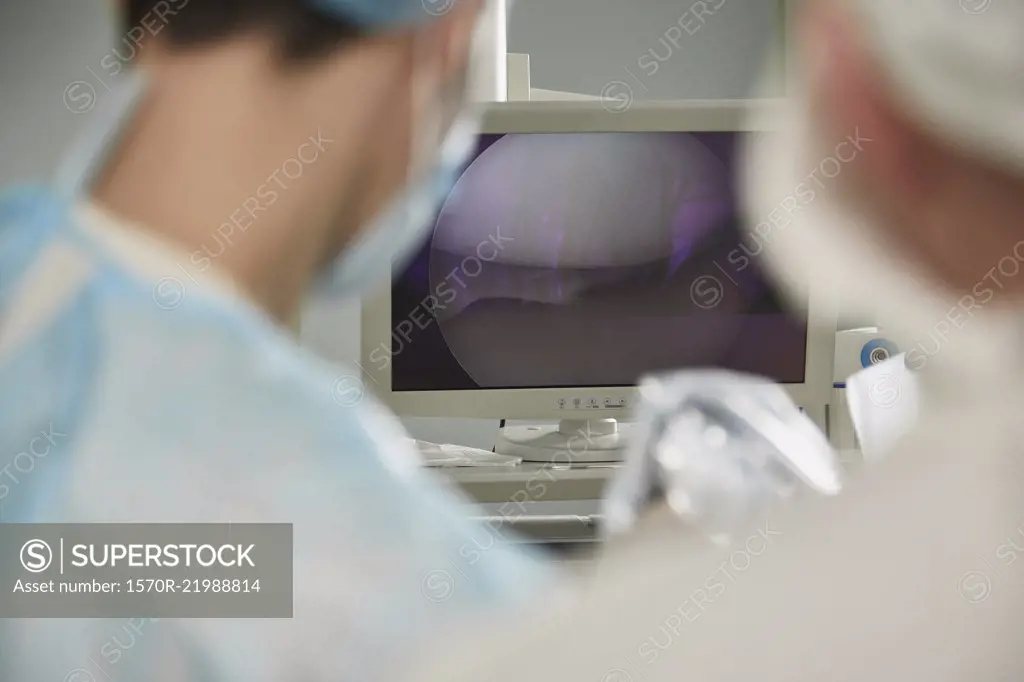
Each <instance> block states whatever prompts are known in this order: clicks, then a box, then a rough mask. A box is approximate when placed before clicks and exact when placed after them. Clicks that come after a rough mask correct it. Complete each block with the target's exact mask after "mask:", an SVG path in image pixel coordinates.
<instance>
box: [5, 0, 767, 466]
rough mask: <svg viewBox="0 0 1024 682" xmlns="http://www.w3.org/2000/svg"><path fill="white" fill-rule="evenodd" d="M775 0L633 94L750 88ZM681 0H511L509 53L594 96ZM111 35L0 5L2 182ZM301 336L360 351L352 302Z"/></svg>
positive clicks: (23, 166) (741, 9)
mask: <svg viewBox="0 0 1024 682" xmlns="http://www.w3.org/2000/svg"><path fill="white" fill-rule="evenodd" d="M780 5H781V3H778V2H775V1H773V0H728V1H727V3H726V5H725V6H724V7H723V8H722V9H720V10H719V11H718V12H717V13H716V14H715V15H714V16H713V17H711V18H709V20H708V23H707V24H706V25H705V26H704V27H702V28H701V30H700V31H699V32H696V33H695V34H694V35H692V36H690V35H687V36H685V39H684V40H682V41H680V47H678V48H675V47H673V48H672V50H673V54H672V56H671V58H670V59H668V60H667V61H665V62H664V63H663V64H661V65H660V68H659V70H658V72H657V74H655V76H653V77H650V78H645V79H644V87H643V88H641V87H640V86H637V87H636V88H634V89H635V94H636V97H637V98H657V99H666V98H670V99H675V98H698V99H704V98H742V97H746V96H748V94H749V93H750V92H751V89H752V87H753V84H754V82H755V80H756V77H757V75H758V73H759V71H760V69H761V64H762V58H763V56H764V53H765V50H766V48H767V46H768V45H769V44H770V43H771V42H772V41H773V40H775V39H776V38H777V37H778V33H779V29H780V26H781V22H780V17H779V7H780ZM691 6H692V3H691V2H690V0H683V2H678V1H677V0H630V1H629V2H623V1H622V0H518V1H517V2H515V4H514V6H513V7H512V8H511V11H510V23H509V51H511V52H526V53H529V54H530V55H531V61H532V70H531V71H532V72H531V78H532V85H533V86H534V87H537V88H543V89H548V90H561V91H568V92H575V93H582V94H590V95H600V94H601V92H602V89H603V88H604V87H605V85H606V84H608V83H609V82H610V81H614V80H626V79H627V78H626V73H625V71H624V69H626V68H630V69H631V71H632V72H633V73H634V74H636V75H642V72H641V71H640V70H639V69H638V67H637V61H638V59H639V58H640V57H641V56H643V55H644V54H646V53H647V52H648V50H650V49H652V48H654V49H656V50H659V51H660V53H661V54H663V55H664V54H665V52H664V51H665V47H664V46H663V45H661V44H660V43H659V38H661V37H662V35H663V34H664V33H665V31H666V30H667V29H668V28H669V27H670V26H671V25H673V24H675V23H676V22H678V20H679V18H680V16H681V15H683V14H684V13H685V12H686V11H687V10H688V9H689V8H690V7H691ZM119 37H120V36H119V35H118V33H117V32H116V30H115V27H114V25H113V22H112V20H111V15H110V11H109V4H108V3H105V2H99V1H97V0H85V1H79V0H35V1H33V2H2V3H0V185H6V184H9V183H12V182H20V181H25V180H29V179H38V178H44V177H47V176H48V174H49V173H50V172H51V171H52V168H53V166H54V164H55V162H56V160H57V159H58V156H59V153H60V151H61V150H62V149H63V148H65V147H66V146H67V144H68V143H69V141H70V140H71V138H72V136H73V134H74V133H75V132H76V130H78V129H79V127H80V126H81V125H82V123H84V121H85V120H86V119H88V116H76V115H75V114H72V113H71V112H69V111H68V109H67V108H66V107H65V106H64V102H63V96H64V91H65V89H66V88H67V87H68V85H69V84H70V83H73V82H75V81H78V80H85V79H88V78H89V72H88V70H87V67H88V68H92V69H93V70H95V71H97V72H99V73H102V71H101V70H100V69H99V68H98V64H99V62H100V60H101V59H102V58H103V56H104V55H106V54H107V53H108V52H109V49H110V46H111V44H112V43H113V42H114V41H115V40H117V39H118V38H119ZM304 338H305V340H306V342H307V343H308V344H309V345H310V346H312V347H313V348H314V349H315V350H317V351H319V352H321V353H322V354H324V355H327V356H328V357H330V358H331V359H335V360H340V361H343V362H347V363H353V362H355V361H356V360H357V359H358V351H359V315H358V306H356V305H353V304H350V303H349V304H345V303H330V304H323V303H321V304H316V305H312V306H311V307H310V309H309V311H308V312H307V314H306V316H305V319H304ZM407 426H408V427H409V429H410V431H411V432H412V434H413V435H415V436H417V437H420V438H424V439H426V440H432V441H435V442H459V443H463V444H466V445H473V446H477V447H485V448H488V449H489V448H490V446H491V444H492V443H493V438H494V435H495V433H496V426H497V424H496V423H495V422H492V421H486V422H483V421H471V420H421V419H415V420H414V419H410V420H407Z"/></svg>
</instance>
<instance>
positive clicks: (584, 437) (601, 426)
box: [494, 419, 629, 466]
mask: <svg viewBox="0 0 1024 682" xmlns="http://www.w3.org/2000/svg"><path fill="white" fill-rule="evenodd" d="M620 426H621V427H623V428H621V429H620ZM628 427H629V425H628V424H622V425H620V424H619V423H618V422H617V421H615V420H614V419H563V420H561V421H560V422H558V424H557V425H543V426H542V425H538V426H506V427H505V428H503V429H502V430H501V431H500V432H499V433H498V442H497V443H496V444H495V446H494V451H495V452H496V453H498V454H500V455H508V456H511V457H521V458H522V459H523V461H524V462H543V463H545V464H561V465H565V466H571V465H574V464H596V463H605V462H621V461H622V460H623V459H624V458H625V449H626V442H627V433H628V431H629V428H628Z"/></svg>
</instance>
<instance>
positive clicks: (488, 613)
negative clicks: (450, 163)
mask: <svg viewBox="0 0 1024 682" xmlns="http://www.w3.org/2000/svg"><path fill="white" fill-rule="evenodd" d="M80 208H81V207H79V206H76V205H72V204H68V203H65V202H62V201H60V200H59V199H58V198H57V197H56V196H55V195H53V194H51V193H49V192H47V191H43V190H40V191H22V192H19V193H17V194H13V195H10V196H8V197H7V198H5V199H3V200H2V201H0V467H4V468H3V470H2V471H0V513H2V521H3V522H7V523H57V522H99V523H117V522H175V523H179V522H180V523H191V522H233V523H243V522H276V523H292V524H294V618H293V619H292V620H278V621H274V620H184V619H178V620H158V621H145V620H142V619H136V620H133V621H127V620H8V621H6V622H3V621H0V628H2V631H0V635H2V637H0V648H2V650H0V679H2V680H32V681H33V682H37V681H38V682H43V681H45V680H53V681H55V682H60V681H61V680H66V681H67V682H93V681H94V680H95V681H99V682H102V681H108V682H125V681H129V680H131V681H132V682H136V681H140V680H146V681H147V682H163V681H164V680H167V681H168V682H169V681H170V680H189V681H190V682H221V681H225V680H230V681H232V682H233V681H235V680H238V681H244V682H262V681H264V680H266V681H267V682H285V681H289V680H296V681H297V680H310V681H313V682H315V681H318V680H374V679H391V678H392V676H393V675H394V674H396V672H397V671H398V670H399V668H400V666H401V665H403V664H405V663H406V662H407V661H409V660H413V657H414V655H415V653H416V651H417V649H418V648H420V647H423V646H429V645H431V644H432V643H436V638H439V637H442V636H444V635H445V633H447V632H454V631H455V629H456V627H457V626H459V625H460V624H462V623H467V622H468V621H469V620H471V619H474V618H477V617H481V616H483V617H484V618H485V619H486V618H494V619H497V618H498V617H499V614H501V613H503V609H506V608H509V609H511V608H514V607H516V606H517V605H519V604H522V603H523V602H524V601H525V600H526V599H528V598H537V597H538V595H539V592H538V590H539V589H540V587H541V586H542V585H546V584H548V579H549V577H550V576H548V574H547V569H546V568H545V567H544V566H543V565H542V564H541V563H540V562H538V561H537V560H536V559H535V558H534V557H533V556H530V555H527V554H525V553H522V552H519V551H516V550H514V549H513V548H512V547H511V546H510V545H509V544H508V543H507V542H506V541H505V538H503V537H501V534H500V532H495V530H494V529H492V528H484V527H481V526H477V525H474V524H472V523H470V522H469V521H468V520H467V518H466V509H465V508H462V507H461V506H460V504H461V503H462V502H463V500H462V499H461V498H460V497H459V496H458V495H457V494H456V493H454V492H452V491H451V490H450V489H447V488H446V487H445V486H444V483H443V482H442V481H441V480H438V479H436V478H435V477H434V476H433V475H432V474H431V473H429V472H428V471H427V470H424V469H423V468H422V467H420V466H418V463H417V453H415V451H413V450H411V446H410V445H409V444H408V441H407V440H406V439H405V437H404V434H403V432H402V429H401V427H400V425H399V424H398V423H397V420H396V419H395V418H394V417H393V416H392V415H390V414H389V413H388V412H387V411H386V410H385V409H383V408H382V406H380V405H379V404H377V403H375V402H374V401H373V400H372V398H370V397H369V396H359V395H355V398H356V399H353V388H354V385H353V384H351V383H348V384H346V383H345V382H344V381H343V382H342V386H343V389H342V391H341V392H340V393H339V384H338V380H339V378H340V377H344V376H346V375H348V374H351V375H353V376H355V375H354V373H351V372H346V371H345V370H343V369H342V370H339V369H338V368H336V367H334V366H332V365H329V364H327V363H325V362H322V361H321V360H319V359H318V358H316V357H314V356H312V355H311V354H309V353H307V352H304V351H303V350H302V349H301V348H300V347H299V346H298V344H296V343H295V342H294V341H293V340H292V339H291V338H290V337H288V335H287V334H286V333H284V332H282V331H280V330H279V329H278V328H277V327H276V326H275V325H274V324H272V323H271V322H270V321H269V319H268V318H266V317H265V316H264V315H263V314H262V313H261V312H259V311H258V310H257V309H256V308H255V307H254V306H251V305H249V304H247V303H245V302H244V299H242V298H239V297H236V296H233V295H230V294H229V293H228V292H227V290H226V289H223V288H217V287H215V286H212V285H211V284H209V283H208V282H207V281H203V280H198V279H197V280H193V279H191V275H189V274H188V273H186V271H185V270H184V269H182V268H175V267H174V266H175V261H174V259H173V257H172V255H171V254H172V253H173V252H172V251H170V250H163V249H160V248H151V247H152V246H153V245H152V244H151V243H149V242H146V244H144V243H143V241H142V240H141V237H140V235H141V233H140V234H136V235H134V236H130V235H129V233H130V232H132V231H131V230H126V231H125V232H124V233H123V234H121V235H120V236H119V237H118V238H117V239H113V240H108V239H104V238H100V237H101V236H105V237H110V236H111V235H110V234H108V233H107V232H105V230H107V228H106V227H100V228H98V229H97V227H96V225H93V224H89V225H85V224H83V223H88V222H89V221H88V220H87V219H83V218H82V215H83V212H82V211H81V210H80ZM132 239H134V240H136V241H135V242H134V246H131V247H130V248H128V249H125V248H124V247H125V245H126V244H128V243H131V240H132ZM115 243H116V248H115V246H114V244H115ZM161 258H163V260H161ZM186 258H187V256H186ZM346 381H348V380H346ZM0 616H2V614H0Z"/></svg>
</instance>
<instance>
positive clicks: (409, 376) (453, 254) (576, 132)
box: [361, 102, 835, 426]
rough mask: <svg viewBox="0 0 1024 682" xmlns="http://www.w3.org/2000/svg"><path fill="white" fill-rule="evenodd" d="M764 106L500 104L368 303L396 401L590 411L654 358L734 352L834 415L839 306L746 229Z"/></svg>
mask: <svg viewBox="0 0 1024 682" xmlns="http://www.w3.org/2000/svg"><path fill="white" fill-rule="evenodd" d="M750 106H758V105H751V104H739V103H721V102H712V103H685V104H680V103H657V104H655V103H652V104H648V105H639V104H634V106H633V107H631V108H630V109H629V110H627V111H621V112H613V111H609V110H608V109H607V108H605V107H604V106H602V105H601V103H594V104H591V103H543V104H541V103H531V104H527V103H517V104H497V105H492V106H490V107H489V108H488V110H487V113H486V115H485V117H484V125H483V135H482V136H481V138H480V140H479V143H478V145H477V147H476V149H475V151H474V153H473V155H472V158H471V159H470V160H469V161H468V163H467V164H466V166H465V167H464V169H463V171H462V172H461V174H460V176H459V178H458V181H457V183H456V185H455V188H454V189H453V190H452V192H451V193H450V194H449V195H448V196H447V198H446V199H445V201H444V204H443V206H442V208H441V209H440V211H439V212H438V213H437V215H436V216H435V220H434V224H433V228H432V231H431V236H430V238H429V240H428V241H427V243H425V244H424V245H423V247H422V248H421V249H420V250H419V251H418V252H417V253H415V254H413V255H412V256H411V257H410V258H409V259H408V260H407V262H403V263H399V264H396V269H395V272H394V273H393V274H394V280H393V282H392V283H391V286H390V287H389V288H388V289H387V290H386V291H383V292H381V293H380V295H378V296H376V297H373V298H371V299H369V300H367V301H366V302H365V303H364V308H363V327H362V328H363V332H362V363H361V364H362V369H363V371H364V372H365V373H366V374H367V375H368V377H369V378H368V379H367V380H366V382H365V383H366V385H367V387H368V388H370V389H372V390H374V391H376V392H377V393H378V394H379V395H380V396H381V397H383V399H384V400H385V401H386V402H387V403H389V404H390V405H391V407H392V408H393V409H394V410H395V411H396V412H398V413H399V414H400V415H408V416H438V417H467V418H494V419H525V420H530V419H536V420H549V419H558V420H572V419H588V420H594V419H599V418H607V417H618V418H624V417H626V416H627V415H628V414H629V411H630V408H631V407H632V406H633V404H634V400H635V389H634V386H635V385H636V383H637V380H638V379H639V378H640V377H641V376H643V375H646V374H650V373H654V372H663V371H670V370H674V369H683V368H725V369H732V370H736V371H741V372H747V373H753V374H758V375H762V376H766V377H769V378H771V379H774V380H776V381H777V382H779V383H781V384H783V385H784V386H785V387H786V388H787V390H788V391H789V392H790V394H791V395H792V396H793V397H794V399H795V400H796V401H797V403H798V404H800V405H801V406H803V407H804V408H805V409H806V410H807V412H808V413H809V414H810V416H811V417H812V418H813V419H814V420H815V421H816V422H818V423H819V424H821V425H822V426H824V422H825V413H824V412H825V405H826V404H827V402H828V400H829V397H830V388H831V383H832V382H831V380H832V361H833V354H834V350H833V349H834V329H835V323H834V316H831V315H830V314H829V313H828V312H827V311H826V310H825V308H824V307H823V306H822V305H820V302H817V301H809V302H808V307H807V311H806V312H792V311H791V309H790V308H789V307H788V306H786V305H784V302H783V300H782V297H781V295H780V293H779V291H777V290H776V288H775V287H774V286H773V285H772V283H771V280H770V278H769V277H767V276H766V274H765V268H764V265H765V264H764V263H763V258H762V257H763V253H764V251H765V250H766V249H767V248H769V247H770V244H767V243H764V242H766V241H767V239H765V238H762V237H757V236H755V235H754V234H749V233H748V232H745V231H744V229H743V224H744V218H743V216H742V210H741V208H740V202H739V201H738V200H737V194H738V175H739V173H738V164H737V157H738V154H739V152H740V150H741V147H742V145H743V143H744V141H745V138H746V137H747V136H749V135H758V134H771V131H764V130H753V129H751V128H750V125H751V124H750V122H749V117H748V115H747V114H748V113H749V111H748V109H749V107H750ZM782 199H783V197H780V201H781V200H782ZM755 234H756V233H755ZM830 320H831V321H830Z"/></svg>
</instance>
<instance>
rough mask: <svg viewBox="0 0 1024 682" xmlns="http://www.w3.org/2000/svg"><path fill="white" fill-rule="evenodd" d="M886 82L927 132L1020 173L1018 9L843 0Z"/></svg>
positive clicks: (989, 1)
mask: <svg viewBox="0 0 1024 682" xmlns="http://www.w3.org/2000/svg"><path fill="white" fill-rule="evenodd" d="M849 5H850V7H851V8H852V9H853V10H854V12H855V13H856V14H857V15H859V17H860V18H861V20H862V21H863V23H864V27H865V31H864V36H865V38H866V39H867V40H868V42H869V48H870V49H871V51H872V52H873V53H874V55H875V57H876V59H877V60H878V62H879V63H881V64H884V65H885V67H886V72H887V73H888V74H889V76H890V78H891V79H892V86H893V87H892V93H891V97H892V98H893V99H894V100H895V101H897V102H898V103H899V104H901V105H902V106H903V107H904V108H905V109H907V110H909V112H910V113H911V114H912V115H913V117H914V118H915V119H916V120H918V121H920V122H921V124H922V125H924V126H926V127H927V128H930V129H931V130H932V132H934V133H935V134H936V135H938V136H939V137H940V138H943V139H952V140H955V141H956V142H958V143H959V144H961V145H963V146H964V147H966V148H967V149H968V150H969V151H970V152H972V153H973V154H975V155H976V156H980V157H984V158H985V159H988V160H990V161H992V162H994V163H997V164H999V165H1002V166H1009V168H1010V170H1011V172H1021V171H1024V2H1021V0H899V1H898V2H893V1H892V0H850V2H849Z"/></svg>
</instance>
